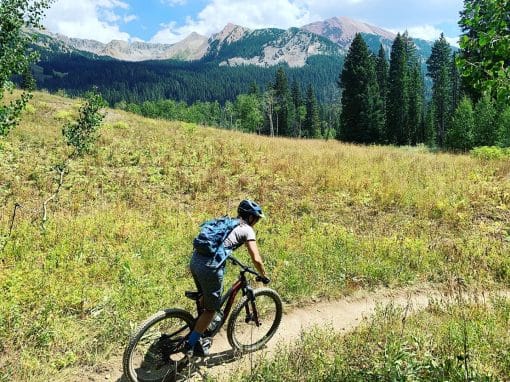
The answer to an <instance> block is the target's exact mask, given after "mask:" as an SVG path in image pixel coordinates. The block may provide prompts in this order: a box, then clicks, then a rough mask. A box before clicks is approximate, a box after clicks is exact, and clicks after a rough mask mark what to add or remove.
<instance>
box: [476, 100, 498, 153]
mask: <svg viewBox="0 0 510 382" xmlns="http://www.w3.org/2000/svg"><path fill="white" fill-rule="evenodd" d="M496 139H497V125H496V108H495V107H494V102H493V101H492V99H491V97H490V95H488V94H486V95H484V96H483V97H482V98H480V100H478V102H477V103H476V105H475V127H474V133H473V144H474V146H475V147H477V146H493V145H494V144H495V143H496Z"/></svg>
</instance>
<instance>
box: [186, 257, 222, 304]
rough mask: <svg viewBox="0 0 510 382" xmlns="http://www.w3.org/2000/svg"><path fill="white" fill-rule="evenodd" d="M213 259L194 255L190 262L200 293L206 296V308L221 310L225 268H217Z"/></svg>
mask: <svg viewBox="0 0 510 382" xmlns="http://www.w3.org/2000/svg"><path fill="white" fill-rule="evenodd" d="M217 265H218V264H217V263H216V262H215V260H214V259H213V258H211V257H207V256H202V255H199V254H197V253H194V254H193V256H192V257H191V261H190V265H189V266H190V269H191V274H192V275H193V279H194V280H195V284H196V286H197V289H198V291H199V292H201V293H202V294H203V295H204V308H205V309H207V310H220V308H221V294H222V291H223V275H224V273H225V267H219V268H217Z"/></svg>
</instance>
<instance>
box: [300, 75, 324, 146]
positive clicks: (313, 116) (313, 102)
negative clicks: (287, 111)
mask: <svg viewBox="0 0 510 382" xmlns="http://www.w3.org/2000/svg"><path fill="white" fill-rule="evenodd" d="M303 132H304V135H305V136H306V137H308V138H320V137H321V126H320V119H319V108H318V106H317V98H316V97H315V93H314V91H313V88H312V85H311V84H310V85H308V89H307V91H306V117H305V120H304V123H303Z"/></svg>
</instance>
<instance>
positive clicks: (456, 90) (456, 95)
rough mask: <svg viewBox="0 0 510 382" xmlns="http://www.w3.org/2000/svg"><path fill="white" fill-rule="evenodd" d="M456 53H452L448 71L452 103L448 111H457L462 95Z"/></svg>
mask: <svg viewBox="0 0 510 382" xmlns="http://www.w3.org/2000/svg"><path fill="white" fill-rule="evenodd" d="M456 57H457V53H456V52H455V53H453V56H452V60H451V63H452V66H451V71H450V76H451V77H450V78H451V94H452V103H451V106H450V110H457V107H458V106H459V103H460V101H461V99H462V97H463V93H462V79H461V78H460V73H459V69H458V67H457V64H456V61H457V58H456Z"/></svg>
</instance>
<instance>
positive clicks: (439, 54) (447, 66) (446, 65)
mask: <svg viewBox="0 0 510 382" xmlns="http://www.w3.org/2000/svg"><path fill="white" fill-rule="evenodd" d="M451 55H452V52H451V48H450V44H449V43H448V42H447V41H446V39H445V37H444V35H443V34H442V33H441V36H440V38H439V39H438V40H436V41H435V42H434V45H433V46H432V53H431V55H430V57H429V59H428V60H427V70H428V75H429V76H430V77H431V78H432V102H434V107H435V111H436V127H437V134H436V136H437V144H438V145H439V146H440V147H443V146H444V139H445V135H446V130H447V124H448V120H449V118H450V116H451V106H452V79H451V67H452V62H451Z"/></svg>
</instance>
